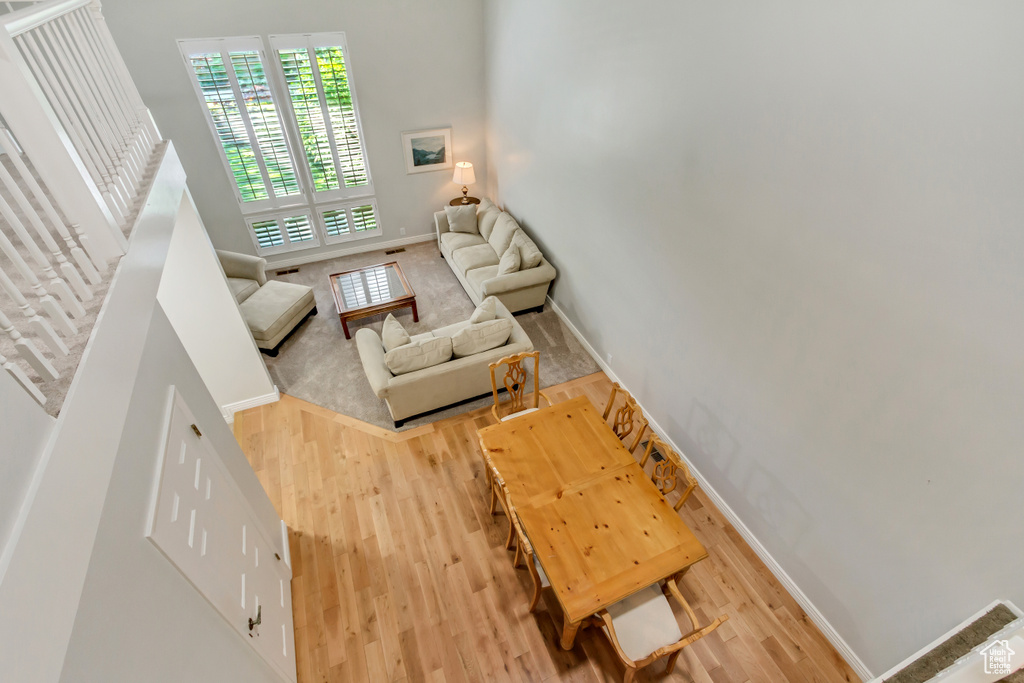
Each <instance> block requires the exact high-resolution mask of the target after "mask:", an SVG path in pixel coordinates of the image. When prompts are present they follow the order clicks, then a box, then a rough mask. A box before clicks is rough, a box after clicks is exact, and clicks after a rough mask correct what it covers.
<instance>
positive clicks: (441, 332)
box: [433, 320, 469, 337]
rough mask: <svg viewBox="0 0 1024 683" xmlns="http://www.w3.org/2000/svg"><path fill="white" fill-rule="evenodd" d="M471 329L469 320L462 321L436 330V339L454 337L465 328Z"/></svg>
mask: <svg viewBox="0 0 1024 683" xmlns="http://www.w3.org/2000/svg"><path fill="white" fill-rule="evenodd" d="M466 327H469V321H468V320H462V321H460V322H457V323H452V324H451V325H445V326H444V327H439V328H437V329H436V330H434V332H433V334H434V336H435V337H454V336H455V333H456V332H459V331H460V330H462V329H463V328H466Z"/></svg>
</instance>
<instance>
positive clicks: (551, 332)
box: [264, 242, 600, 429]
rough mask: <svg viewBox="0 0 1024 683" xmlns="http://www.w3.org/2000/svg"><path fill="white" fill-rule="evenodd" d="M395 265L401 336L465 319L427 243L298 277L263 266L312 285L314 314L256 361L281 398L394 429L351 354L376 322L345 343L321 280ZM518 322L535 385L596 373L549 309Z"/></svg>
mask: <svg viewBox="0 0 1024 683" xmlns="http://www.w3.org/2000/svg"><path fill="white" fill-rule="evenodd" d="M388 261H398V263H399V264H400V265H401V266H402V271H403V272H404V273H405V276H406V278H407V279H408V280H409V284H410V285H411V286H412V288H413V290H414V291H415V292H416V304H417V306H418V308H419V318H420V320H419V322H418V323H414V322H413V321H412V311H411V310H410V309H402V310H400V311H396V312H395V317H396V318H398V320H399V321H400V322H401V323H402V325H404V326H405V328H406V330H408V332H409V334H418V333H420V332H429V331H430V330H433V329H436V328H438V327H442V326H444V325H449V324H451V323H456V322H459V321H461V320H465V319H467V318H468V317H469V316H470V314H472V312H473V308H474V306H473V302H472V301H471V300H470V298H469V295H467V294H466V292H465V290H463V288H462V285H461V284H459V281H458V280H457V279H456V278H455V274H454V273H452V271H451V269H450V268H449V267H448V264H447V263H446V262H445V261H444V260H443V259H442V258H441V257H440V255H439V253H438V250H437V245H436V243H434V242H424V243H421V244H413V245H410V246H407V247H405V251H404V252H403V253H399V254H393V255H385V253H384V252H383V251H373V252H367V253H365V254H355V255H353V256H343V257H340V258H336V259H330V260H328V261H319V262H317V263H310V264H308V265H304V266H300V269H299V272H298V273H291V274H288V275H276V274H275V271H274V269H273V268H268V270H267V275H268V277H271V278H274V279H279V280H284V281H286V282H297V283H300V284H304V285H310V286H311V287H313V292H314V295H315V296H316V305H317V308H318V309H319V315H316V316H313V317H312V318H310V319H309V320H307V321H306V322H305V323H303V324H302V325H301V326H300V327H299V329H298V330H296V332H295V334H293V335H292V336H291V338H289V339H288V340H287V341H286V342H285V343H284V344H283V345H282V346H281V353H280V355H279V356H278V357H277V358H270V357H267V356H264V359H265V360H266V362H267V367H268V368H269V369H270V375H271V377H272V378H273V379H274V383H275V384H277V387H278V389H280V390H281V391H282V392H283V393H285V394H288V395H290V396H295V397H296V398H301V399H303V400H306V401H309V402H311V403H315V404H317V405H320V406H323V407H324V408H329V409H330V410H333V411H335V412H338V413H342V414H344V415H349V416H351V417H355V418H357V419H360V420H363V421H364V422H369V423H371V424H375V425H377V426H380V427H384V428H387V429H394V424H393V423H392V421H391V416H390V414H389V413H388V409H387V406H385V405H384V402H383V401H381V400H380V399H378V398H377V397H376V396H375V395H374V394H373V391H372V390H371V389H370V384H369V382H367V381H366V375H365V374H363V367H362V364H361V363H360V362H359V354H358V352H357V351H356V343H355V333H356V331H357V330H359V329H361V328H363V327H370V328H372V329H374V330H375V331H377V332H378V333H380V328H381V325H382V324H383V322H384V316H374V317H372V318H364V319H362V320H357V321H354V322H350V323H349V330H350V331H351V332H352V336H353V338H352V339H351V340H348V339H345V333H344V332H343V331H342V329H341V322H340V321H339V320H338V316H337V309H336V308H335V305H334V298H333V297H332V295H331V291H330V282H329V280H328V276H329V275H330V274H331V273H337V272H341V271H344V270H351V269H353V268H360V267H363V266H369V265H373V264H376V263H387V262H388ZM516 319H517V320H518V321H519V324H520V325H522V326H523V329H524V330H526V333H527V334H528V335H529V336H530V339H531V340H532V341H533V345H534V347H535V348H536V349H537V350H539V351H540V352H541V366H540V374H541V385H542V386H545V387H547V386H551V385H553V384H560V383H562V382H567V381H569V380H571V379H576V378H577V377H582V376H583V375H588V374H591V373H593V372H597V371H598V370H600V368H599V367H598V365H597V364H596V363H595V362H594V360H593V359H592V358H591V357H590V355H589V354H587V352H586V351H585V350H584V349H583V347H582V346H581V345H580V343H579V342H578V341H577V340H576V338H575V337H574V336H573V335H572V333H571V332H570V331H569V329H568V328H567V327H566V326H565V325H564V324H563V323H562V321H561V320H560V319H559V318H558V316H557V315H555V313H554V311H552V310H550V308H549V307H545V309H544V311H543V312H541V313H524V314H521V315H518V316H516ZM490 401H491V399H490V398H483V399H477V400H475V401H471V402H468V403H463V404H460V405H457V406H453V407H448V408H445V409H442V410H439V411H436V412H434V413H431V414H429V415H426V416H424V417H420V418H416V419H413V420H409V421H407V422H406V423H405V425H404V426H403V429H406V428H411V427H415V426H418V425H422V424H426V423H429V422H434V421H435V420H439V419H442V418H445V417H449V416H451V415H457V414H459V413H463V412H466V411H468V410H473V409H474V408H479V407H481V406H485V405H488V404H489V403H490Z"/></svg>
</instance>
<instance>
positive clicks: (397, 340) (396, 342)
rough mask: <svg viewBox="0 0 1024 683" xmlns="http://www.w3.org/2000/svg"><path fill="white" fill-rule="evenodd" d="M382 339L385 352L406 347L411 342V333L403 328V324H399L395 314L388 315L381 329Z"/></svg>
mask: <svg viewBox="0 0 1024 683" xmlns="http://www.w3.org/2000/svg"><path fill="white" fill-rule="evenodd" d="M380 339H381V341H382V342H384V350H385V351H391V350H392V349H397V348H398V347H399V346H405V345H406V344H408V343H409V342H410V341H411V339H410V337H409V333H408V332H406V331H405V328H404V327H402V323H400V322H398V320H397V319H396V318H395V314H394V313H388V317H386V318H384V327H382V328H381V331H380Z"/></svg>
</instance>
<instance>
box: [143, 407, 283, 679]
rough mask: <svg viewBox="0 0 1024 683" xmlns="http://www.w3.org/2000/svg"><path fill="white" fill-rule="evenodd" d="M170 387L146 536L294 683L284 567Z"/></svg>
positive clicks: (276, 668)
mask: <svg viewBox="0 0 1024 683" xmlns="http://www.w3.org/2000/svg"><path fill="white" fill-rule="evenodd" d="M194 425H195V420H194V418H193V417H192V414H191V412H190V411H189V410H188V407H187V406H186V405H185V403H184V401H183V400H182V398H181V396H180V395H179V394H178V393H177V392H176V391H173V390H172V398H171V414H170V419H169V422H168V429H167V440H166V442H165V443H166V449H165V451H164V455H163V463H162V465H161V471H160V473H159V478H160V481H159V484H158V487H157V496H156V500H155V501H154V505H153V510H152V514H151V518H150V525H149V532H148V533H147V536H148V537H149V539H150V540H151V541H152V542H153V543H154V544H155V545H156V546H157V547H158V548H160V550H161V551H162V552H163V553H164V554H165V555H166V556H167V558H168V559H169V560H170V561H171V562H172V563H173V564H174V565H175V566H176V567H177V568H178V569H179V570H180V571H181V573H182V574H184V575H185V578H187V579H188V580H189V581H190V582H191V583H192V584H193V585H194V586H195V587H196V589H197V590H198V591H199V592H200V593H201V594H202V595H203V596H205V597H206V599H207V600H209V601H210V603H211V604H212V605H213V606H214V607H215V608H216V609H217V611H219V612H220V613H221V615H222V616H223V617H224V618H225V619H227V621H228V623H229V624H231V626H232V627H233V628H234V629H235V630H236V631H238V633H239V634H240V635H241V636H242V637H243V638H244V639H245V640H246V641H247V642H249V643H250V644H251V645H252V647H253V648H254V649H255V650H256V652H258V653H259V655H260V656H261V657H263V659H265V660H266V661H267V663H268V664H269V665H270V666H271V667H272V668H273V669H274V670H275V671H277V672H278V673H279V674H281V676H283V677H284V679H285V680H286V681H295V680H296V674H295V648H294V637H295V634H294V627H293V622H292V603H291V600H292V598H291V575H292V573H291V567H289V566H288V562H287V560H286V558H283V557H281V556H280V555H278V554H277V553H276V552H275V550H274V546H273V545H272V544H271V543H270V541H269V537H268V534H267V532H266V530H264V529H262V528H261V527H260V525H258V524H257V522H256V516H255V514H253V513H252V511H251V509H250V507H249V504H248V503H247V502H246V500H245V497H244V496H243V495H242V492H241V491H240V490H239V488H238V486H237V485H236V484H235V482H234V480H233V479H232V478H231V476H230V474H228V472H227V469H226V468H225V467H224V465H223V464H222V463H221V460H220V458H219V457H218V456H217V453H216V452H215V451H214V450H213V448H212V447H211V445H210V443H209V439H207V438H205V437H203V436H201V430H200V429H199V428H198V427H194Z"/></svg>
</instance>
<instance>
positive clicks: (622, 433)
mask: <svg viewBox="0 0 1024 683" xmlns="http://www.w3.org/2000/svg"><path fill="white" fill-rule="evenodd" d="M618 394H622V397H623V399H624V402H623V404H622V406H621V407H620V408H619V409H618V410H616V411H615V415H614V416H613V419H612V431H613V432H615V436H617V437H619V439H620V440H621V441H622V443H623V444H626V437H628V436H629V435H630V434H636V436H635V437H633V440H632V441H631V442H629V444H628V445H626V448H628V449H629V452H630V453H632V452H633V451H635V450H636V447H637V446H638V445H639V444H640V439H641V438H642V437H643V435H644V430H645V429H647V418H645V417H644V413H643V411H642V410H640V406H639V405H638V404H637V402H636V400H635V399H634V398H633V397H632V396H631V395H630V393H629V392H628V391H626V390H625V389H623V388H622V387H621V386H619V383H618V382H615V383H614V384H612V393H611V395H610V396H609V397H608V405H606V406H605V407H604V415H603V417H604V419H605V421H607V420H608V416H609V415H611V414H612V408H613V407H614V405H615V397H616V395H618Z"/></svg>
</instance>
